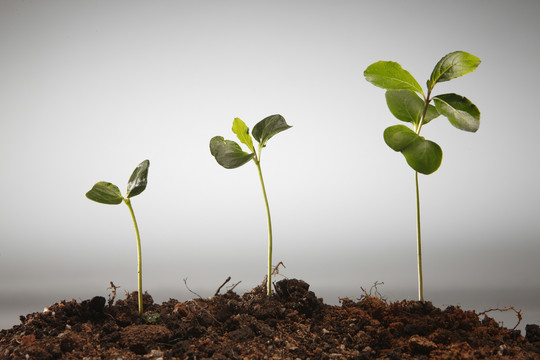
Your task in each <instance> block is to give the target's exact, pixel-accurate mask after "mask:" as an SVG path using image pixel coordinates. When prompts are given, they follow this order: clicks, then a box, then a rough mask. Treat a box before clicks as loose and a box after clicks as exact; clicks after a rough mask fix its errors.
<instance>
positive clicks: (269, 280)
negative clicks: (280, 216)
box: [253, 155, 272, 296]
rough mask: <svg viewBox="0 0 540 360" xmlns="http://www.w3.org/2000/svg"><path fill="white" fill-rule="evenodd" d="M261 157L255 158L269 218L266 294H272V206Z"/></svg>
mask: <svg viewBox="0 0 540 360" xmlns="http://www.w3.org/2000/svg"><path fill="white" fill-rule="evenodd" d="M259 156H260V155H259ZM259 159H260V157H259V158H254V159H253V160H255V165H257V170H258V171H259V179H260V180H261V187H262V192H263V196H264V203H265V205H266V217H267V219H268V275H267V277H266V294H267V295H268V296H270V295H272V219H271V218H270V207H269V206H268V198H267V196H266V188H265V187H264V180H263V176H262V171H261V163H260V160H259Z"/></svg>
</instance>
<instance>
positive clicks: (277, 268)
mask: <svg viewBox="0 0 540 360" xmlns="http://www.w3.org/2000/svg"><path fill="white" fill-rule="evenodd" d="M279 266H282V267H284V268H285V269H286V268H287V267H286V266H285V264H284V263H283V261H280V262H278V263H277V265H276V266H274V268H273V269H272V276H274V275H281V276H283V277H284V278H285V279H288V277H286V276H285V275H283V274H280V272H279ZM267 280H268V275H265V276H264V279H263V282H262V283H261V285H260V286H261V287H262V288H263V289H264V290H266V281H267Z"/></svg>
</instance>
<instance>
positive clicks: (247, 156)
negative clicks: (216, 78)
mask: <svg viewBox="0 0 540 360" xmlns="http://www.w3.org/2000/svg"><path fill="white" fill-rule="evenodd" d="M290 127H291V126H289V125H287V122H285V119H284V118H283V116H281V115H271V116H268V117H266V118H264V119H263V120H261V121H260V122H258V123H257V124H256V125H255V126H254V127H253V130H252V131H251V134H252V135H253V138H255V140H257V142H258V143H259V146H258V148H257V151H255V147H254V146H253V138H252V137H251V135H250V134H249V128H248V127H247V126H246V124H245V123H244V122H243V121H242V120H240V119H239V118H235V119H234V121H233V127H232V131H233V132H234V133H235V134H236V136H237V137H238V139H239V140H240V142H242V143H243V144H245V145H246V146H247V147H248V149H249V151H250V152H244V151H243V150H242V148H241V147H240V145H238V143H236V142H234V141H232V140H225V139H224V138H223V137H222V136H215V137H213V138H212V139H211V140H210V153H211V154H212V155H213V156H214V157H215V158H216V161H217V162H218V164H219V165H221V166H223V167H224V168H226V169H235V168H237V167H240V166H242V165H244V164H246V163H248V162H249V161H251V160H253V162H254V163H255V165H256V166H257V170H258V172H259V179H260V181H261V187H262V192H263V196H264V203H265V205H266V216H267V219H268V275H267V277H266V293H267V294H268V295H271V294H272V220H271V218H270V207H269V206H268V198H267V196H266V189H265V186H264V180H263V176H262V171H261V152H262V149H263V148H264V147H265V146H266V143H267V142H268V140H270V138H271V137H272V136H274V135H276V134H277V133H280V132H282V131H284V130H287V129H288V128H290Z"/></svg>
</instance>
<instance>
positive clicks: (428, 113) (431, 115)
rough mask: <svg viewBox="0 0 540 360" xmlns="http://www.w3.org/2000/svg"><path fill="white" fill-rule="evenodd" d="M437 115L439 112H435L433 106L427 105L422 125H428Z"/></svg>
mask: <svg viewBox="0 0 540 360" xmlns="http://www.w3.org/2000/svg"><path fill="white" fill-rule="evenodd" d="M439 115H441V114H439V112H438V111H437V108H435V106H433V105H428V108H427V111H426V116H425V117H424V121H423V124H424V125H425V124H427V123H429V122H430V121H431V120H433V119H435V118H437V117H438V116H439Z"/></svg>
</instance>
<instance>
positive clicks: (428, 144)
mask: <svg viewBox="0 0 540 360" xmlns="http://www.w3.org/2000/svg"><path fill="white" fill-rule="evenodd" d="M478 65H480V59H479V58H477V57H476V56H474V55H471V54H469V53H466V52H464V51H455V52H452V53H450V54H448V55H446V56H444V57H443V58H442V59H441V60H440V61H439V62H438V63H437V65H435V68H434V69H433V72H432V73H431V77H430V78H429V80H428V81H427V94H426V93H424V90H423V89H422V87H421V86H420V85H419V84H418V82H417V81H416V79H415V78H414V77H413V76H412V75H411V74H410V73H409V72H408V71H407V70H404V69H403V68H402V67H401V65H400V64H398V63H396V62H392V61H379V62H376V63H374V64H372V65H370V66H369V67H368V68H367V69H366V70H365V71H364V76H365V77H366V80H367V81H369V82H371V83H372V84H373V85H375V86H378V87H381V88H383V89H386V103H387V105H388V108H389V109H390V112H391V113H392V115H394V116H395V117H396V118H397V119H398V120H401V121H404V122H407V123H409V124H410V125H412V129H411V128H410V127H408V126H405V125H394V126H390V127H388V128H386V130H385V131H384V141H385V142H386V144H387V145H388V146H389V147H390V148H391V149H392V150H394V151H396V152H401V153H402V154H403V156H404V157H405V160H406V161H407V163H408V164H409V166H410V167H412V168H413V170H414V171H415V185H416V234H417V262H418V298H419V300H420V301H424V284H423V275H422V241H421V238H422V237H421V229H420V194H419V188H418V173H421V174H425V175H429V174H432V173H434V172H435V171H436V170H437V169H438V168H439V166H440V165H441V162H442V155H443V153H442V149H441V147H440V146H439V145H437V144H436V143H435V142H433V141H430V140H426V139H425V138H424V137H422V136H420V130H422V127H423V126H424V125H426V124H428V123H429V122H430V121H432V120H433V119H435V118H437V117H438V116H439V115H443V116H445V117H446V118H448V120H449V121H450V124H452V125H453V126H454V127H456V128H458V129H460V130H464V131H468V132H476V131H477V130H478V128H479V126H480V111H479V110H478V108H477V107H476V106H475V105H474V104H473V103H472V102H471V101H470V100H469V99H467V98H465V97H463V96H460V95H457V94H453V93H451V94H442V95H437V96H432V91H433V88H434V87H435V85H436V84H438V83H441V82H444V81H449V80H452V79H455V78H457V77H460V76H462V75H465V74H468V73H470V72H472V71H474V70H475V69H476V68H477V67H478ZM431 101H433V104H434V105H431V104H430V103H431Z"/></svg>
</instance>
